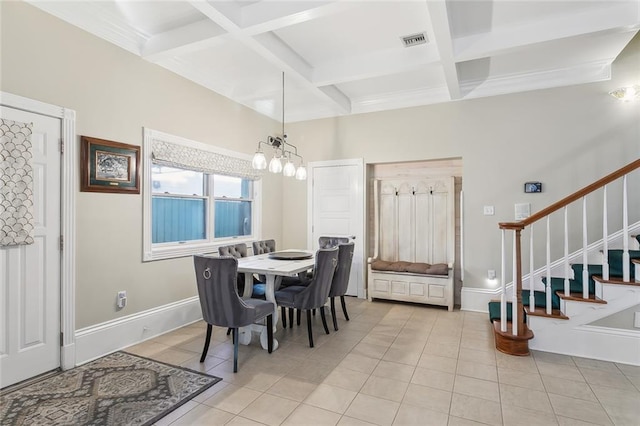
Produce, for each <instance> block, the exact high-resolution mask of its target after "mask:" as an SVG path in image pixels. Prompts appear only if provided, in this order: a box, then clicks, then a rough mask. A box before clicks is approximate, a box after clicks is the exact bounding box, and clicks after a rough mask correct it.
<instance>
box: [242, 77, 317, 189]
mask: <svg viewBox="0 0 640 426" xmlns="http://www.w3.org/2000/svg"><path fill="white" fill-rule="evenodd" d="M262 145H268V146H270V147H272V148H273V158H271V161H269V171H270V172H271V173H280V172H282V174H283V175H285V176H287V177H292V176H295V177H296V179H298V180H305V179H307V169H306V168H305V166H304V159H303V158H302V156H301V155H298V148H296V146H295V145H292V144H290V143H289V142H287V135H286V133H285V132H284V72H283V73H282V136H267V141H266V142H263V141H259V142H258V149H257V150H256V153H255V155H254V156H253V160H252V161H251V165H252V166H253V168H254V169H256V170H264V169H266V168H267V158H266V157H265V155H264V152H263V151H262ZM293 157H297V158H299V159H300V165H299V166H298V167H297V168H296V166H295V164H294V163H293V161H292V160H293ZM282 161H286V163H285V165H284V167H283V166H282Z"/></svg>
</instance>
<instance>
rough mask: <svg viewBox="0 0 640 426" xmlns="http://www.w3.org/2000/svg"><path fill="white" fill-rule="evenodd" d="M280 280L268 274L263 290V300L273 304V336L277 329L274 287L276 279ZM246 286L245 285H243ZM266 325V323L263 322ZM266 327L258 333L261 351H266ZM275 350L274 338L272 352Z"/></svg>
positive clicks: (277, 316) (276, 345)
mask: <svg viewBox="0 0 640 426" xmlns="http://www.w3.org/2000/svg"><path fill="white" fill-rule="evenodd" d="M277 278H280V277H277V276H276V275H273V274H269V275H267V282H266V286H265V287H266V288H265V298H266V299H267V300H269V301H270V302H273V303H274V310H273V334H275V333H276V329H277V324H278V318H279V315H278V313H279V312H278V306H276V305H275V303H276V296H275V287H276V279H277ZM245 285H246V284H245ZM265 324H266V321H265ZM267 340H268V339H267V327H266V325H265V326H264V327H263V329H262V332H261V333H260V345H261V346H262V349H267ZM276 349H278V341H277V340H276V339H275V337H274V338H273V350H274V351H275V350H276Z"/></svg>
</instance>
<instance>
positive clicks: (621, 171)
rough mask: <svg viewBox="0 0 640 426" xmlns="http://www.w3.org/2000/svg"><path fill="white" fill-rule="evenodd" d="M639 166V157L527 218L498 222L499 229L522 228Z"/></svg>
mask: <svg viewBox="0 0 640 426" xmlns="http://www.w3.org/2000/svg"><path fill="white" fill-rule="evenodd" d="M637 168H640V159H637V160H636V161H634V162H632V163H629V164H627V165H626V166H624V167H622V168H620V169H618V170H616V171H615V172H613V173H611V174H609V175H607V176H605V177H603V178H602V179H600V180H597V181H595V182H593V183H592V184H591V185H587V186H585V187H584V188H582V189H581V190H579V191H576V192H574V193H573V194H571V195H569V196H568V197H565V198H563V199H562V200H560V201H558V202H556V203H554V204H551V205H550V206H549V207H547V208H545V209H542V210H540V211H539V212H537V213H534V214H532V215H531V216H529V217H528V218H526V219H524V220H521V221H519V222H500V223H499V224H498V225H499V227H500V229H511V230H519V229H524V227H525V226H528V225H531V224H532V223H534V222H536V221H538V220H540V219H542V218H544V217H546V216H548V215H550V214H551V213H553V212H555V211H557V210H560V209H561V208H563V207H566V206H568V205H569V204H571V203H573V202H574V201H576V200H579V199H580V198H582V197H584V196H585V195H588V194H590V193H591V192H593V191H595V190H597V189H600V188H602V187H603V186H605V185H606V184H608V183H611V182H613V181H614V180H616V179H619V178H621V177H622V176H624V175H626V174H628V173H631V172H632V171H634V170H635V169H637Z"/></svg>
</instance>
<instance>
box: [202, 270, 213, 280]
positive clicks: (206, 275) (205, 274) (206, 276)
mask: <svg viewBox="0 0 640 426" xmlns="http://www.w3.org/2000/svg"><path fill="white" fill-rule="evenodd" d="M202 276H203V277H204V279H205V280H208V279H209V278H211V268H207V269H205V270H204V271H202Z"/></svg>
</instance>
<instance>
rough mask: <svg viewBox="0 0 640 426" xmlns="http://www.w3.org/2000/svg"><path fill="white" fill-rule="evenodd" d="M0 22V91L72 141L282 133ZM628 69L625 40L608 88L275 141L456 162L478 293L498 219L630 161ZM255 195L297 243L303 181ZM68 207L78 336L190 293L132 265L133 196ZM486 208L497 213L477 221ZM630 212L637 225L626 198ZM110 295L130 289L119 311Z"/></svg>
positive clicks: (208, 99)
mask: <svg viewBox="0 0 640 426" xmlns="http://www.w3.org/2000/svg"><path fill="white" fill-rule="evenodd" d="M0 14H1V18H0V19H1V21H0V25H1V44H0V49H1V50H0V52H1V54H2V56H1V61H0V67H1V68H0V90H2V91H6V92H10V93H14V94H17V95H21V96H25V97H29V98H33V99H36V100H39V101H43V102H48V103H53V104H57V105H62V106H65V107H68V108H71V109H74V110H76V112H77V114H78V115H77V132H78V135H88V136H95V137H100V138H104V139H110V140H115V141H120V142H125V143H131V144H138V145H139V144H141V139H142V127H143V126H146V127H150V128H153V129H157V130H161V131H164V132H168V133H172V134H176V135H179V136H183V137H186V138H189V139H193V140H197V141H201V142H205V143H210V144H213V145H217V146H221V147H224V148H228V149H234V150H236V151H240V152H245V153H251V152H253V151H254V150H255V146H256V141H257V140H258V139H262V138H264V136H265V135H266V134H274V133H276V132H277V131H278V129H279V128H280V123H278V122H274V121H273V120H271V119H268V118H265V117H262V116H260V115H258V114H256V113H255V112H253V111H251V110H249V109H247V108H245V107H243V106H240V105H238V104H236V103H234V102H232V101H230V100H228V99H226V98H224V97H222V96H219V95H216V94H214V93H211V92H210V91H207V90H206V89H204V88H202V87H200V86H198V85H196V84H194V83H192V82H189V81H187V80H185V79H182V78H180V77H177V76H176V75H174V74H172V73H171V72H169V71H166V70H164V69H162V68H160V67H157V66H154V65H152V64H150V63H147V62H145V61H144V60H142V59H140V58H138V57H136V56H135V55H132V54H129V53H128V52H126V51H123V50H122V49H120V48H118V47H116V46H114V45H112V44H110V43H107V42H105V41H102V40H100V39H98V38H96V37H94V36H92V35H90V34H88V33H86V32H84V31H82V30H79V29H77V28H75V27H73V26H70V25H68V24H66V23H64V22H62V21H60V20H58V19H56V18H54V17H52V16H50V15H47V14H46V13H44V12H41V11H39V10H37V9H35V8H33V7H32V6H30V5H28V4H24V3H21V2H0ZM639 70H640V37H638V36H637V37H636V38H635V39H634V40H633V41H632V42H631V43H630V45H629V46H628V47H627V48H626V49H625V51H623V53H622V54H621V55H620V56H619V57H618V58H617V59H616V61H615V62H614V66H613V77H612V80H611V81H607V82H602V83H595V84H587V85H580V86H573V87H565V88H559V89H549V90H541V91H534V92H529V93H522V94H515V95H504V96H496V97H491V98H484V99H477V100H469V101H457V102H453V103H449V104H441V105H431V106H425V107H416V108H408V109H403V110H397V111H388V112H380V113H371V114H360V115H353V116H349V117H340V118H334V119H325V120H315V121H308V122H301V123H287V133H288V135H289V140H290V141H291V142H292V143H294V144H296V145H297V146H298V148H299V150H300V153H301V154H302V155H304V157H305V161H307V162H309V161H321V160H333V159H345V158H364V160H365V163H367V164H371V163H383V162H398V161H419V160H432V159H441V158H453V157H460V158H462V159H463V163H464V171H463V190H464V192H465V211H464V216H465V223H464V225H465V243H466V244H465V261H466V269H465V282H464V285H465V286H468V287H486V286H487V284H486V282H485V277H486V270H487V269H498V270H499V256H500V255H499V246H500V235H499V231H498V227H497V223H498V222H499V221H505V220H511V219H512V218H513V203H516V202H530V203H531V205H532V211H537V210H540V209H541V208H544V207H545V206H547V205H548V204H550V203H552V202H554V201H556V200H558V199H560V198H562V197H564V196H566V195H568V194H569V193H571V192H573V191H575V190H577V189H579V188H581V187H583V186H585V185H587V184H589V183H590V182H592V181H593V180H595V179H597V178H599V177H602V176H603V175H605V174H607V173H609V172H611V171H613V170H615V169H616V168H618V167H621V166H622V165H624V164H627V163H628V162H630V161H632V160H634V159H636V158H638V152H639V147H640V104H638V103H636V104H622V103H619V102H617V101H615V100H614V99H613V98H611V97H609V96H608V95H607V92H608V91H609V90H611V89H613V88H616V87H619V86H622V85H627V84H632V83H635V84H638V83H640V71H639ZM76 142H77V141H76ZM528 180H540V181H542V182H543V184H544V192H543V193H542V194H536V195H526V194H523V193H522V183H523V182H525V181H528ZM631 190H632V191H633V190H638V191H640V188H639V187H638V186H637V185H636V186H632V187H631ZM263 191H264V194H265V196H264V203H265V205H264V210H263V230H262V231H263V232H262V235H263V237H264V238H275V239H277V240H278V245H279V247H280V248H290V247H305V246H306V244H307V242H306V236H307V231H306V225H307V223H306V221H307V217H306V199H307V198H306V197H307V186H306V182H300V181H296V180H293V179H284V180H283V179H282V177H280V176H266V177H265V179H264V185H263ZM77 201H78V205H77V219H78V223H77V229H78V241H77V247H78V255H77V264H78V266H77V294H76V303H77V328H83V327H86V326H90V325H93V324H98V323H101V322H103V321H107V320H110V319H114V318H118V317H120V316H124V315H129V314H132V313H135V312H139V311H143V310H146V309H150V308H153V307H156V306H160V305H163V304H166V303H170V302H173V301H177V300H181V299H184V298H185V297H190V296H193V295H195V294H196V292H195V286H194V284H193V277H192V266H191V262H190V259H189V258H183V259H176V260H168V261H159V262H151V263H142V262H141V260H140V259H141V238H142V230H141V223H142V199H141V197H140V196H136V195H113V194H93V193H78V196H77ZM486 204H491V205H494V206H495V207H496V215H495V216H483V215H482V206H483V205H486ZM630 211H631V213H632V216H634V219H635V220H638V215H639V214H640V206H639V205H638V202H636V203H635V204H632V205H631V208H630ZM619 222H620V220H619V219H618V218H613V219H612V223H611V227H612V228H613V229H616V227H619ZM614 225H616V227H614ZM118 290H127V291H128V293H129V305H128V306H127V308H126V309H125V310H123V311H120V312H116V311H115V295H116V292H117V291H118Z"/></svg>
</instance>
